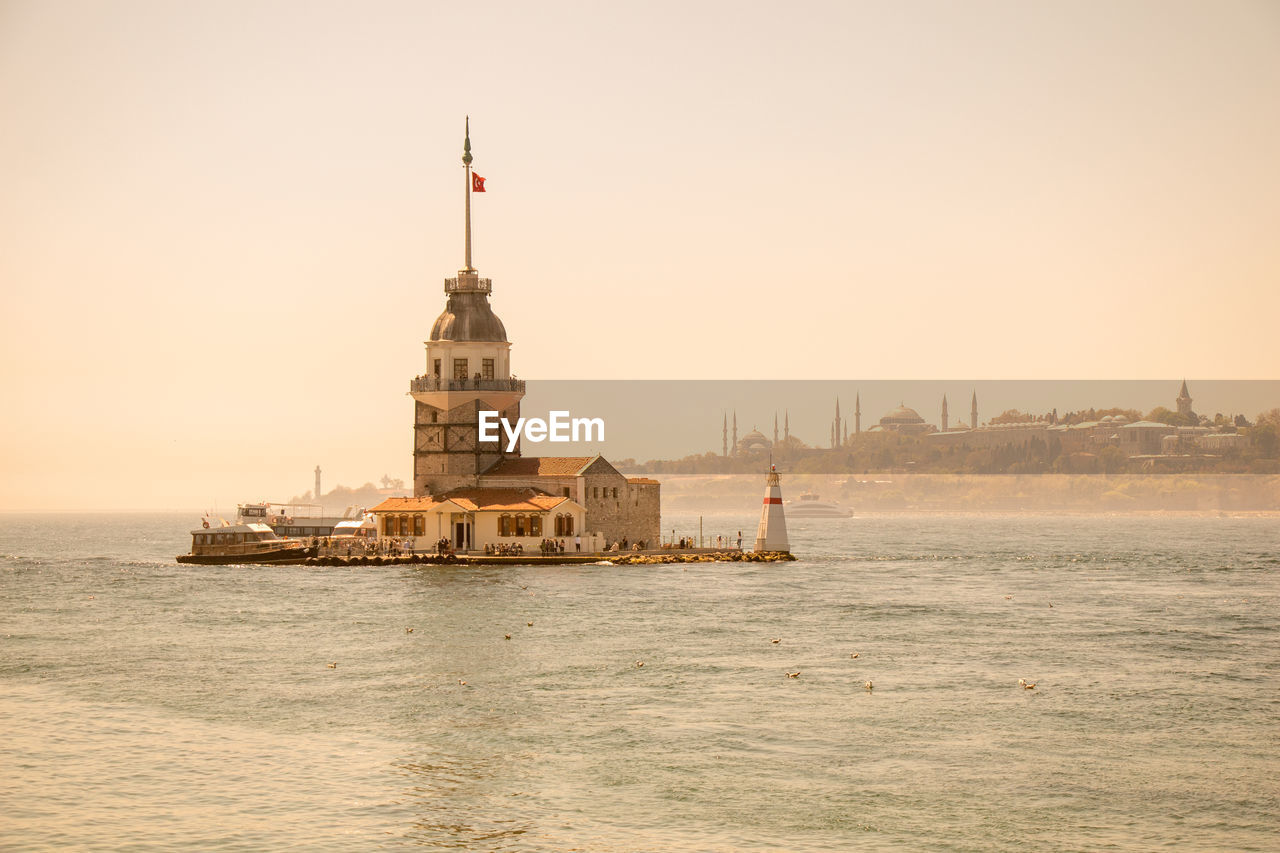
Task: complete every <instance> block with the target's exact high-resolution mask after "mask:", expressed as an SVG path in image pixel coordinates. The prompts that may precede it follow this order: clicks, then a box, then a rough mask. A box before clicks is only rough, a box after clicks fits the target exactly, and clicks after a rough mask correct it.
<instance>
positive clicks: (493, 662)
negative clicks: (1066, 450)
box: [0, 515, 1280, 851]
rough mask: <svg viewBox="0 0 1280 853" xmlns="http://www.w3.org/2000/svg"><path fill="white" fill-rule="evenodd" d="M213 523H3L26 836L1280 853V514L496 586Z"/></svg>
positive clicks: (306, 844)
mask: <svg viewBox="0 0 1280 853" xmlns="http://www.w3.org/2000/svg"><path fill="white" fill-rule="evenodd" d="M689 521H690V520H689V519H674V520H673V519H667V522H666V525H665V526H667V527H671V526H672V525H673V524H675V525H676V526H677V527H679V526H680V524H681V522H684V523H685V527H684V528H683V529H695V528H696V522H694V523H693V524H692V525H690V524H689ZM715 521H716V523H717V525H718V527H717V529H724V530H728V529H735V528H738V527H741V528H744V529H746V530H748V531H750V530H752V529H753V528H754V524H753V519H750V518H742V519H737V518H722V519H716V520H715ZM189 527H190V519H189V518H186V517H183V516H176V515H175V516H159V517H142V516H97V517H92V518H88V519H84V518H70V517H57V516H0V732H2V736H0V846H4V847H6V848H16V849H42V848H62V847H75V848H80V849H116V848H127V849H170V848H173V847H175V846H198V847H201V848H207V849H215V850H260V849H264V848H271V849H275V848H281V847H287V846H295V847H300V848H305V849H335V850H338V849H342V850H348V849H353V848H369V847H386V848H391V849H397V848H409V847H425V848H455V849H469V850H513V851H514V850H584V851H624V850H764V849H785V850H848V849H850V848H852V847H857V848H858V849H867V850H917V849H925V848H927V849H934V850H1020V851H1022V850H1028V849H1030V850H1059V849H1070V850H1085V849H1088V850H1152V849H1158V848H1169V849H1182V850H1275V849H1277V835H1276V823H1275V816H1276V814H1277V813H1280V785H1278V784H1277V781H1276V779H1277V775H1278V774H1277V767H1280V735H1278V734H1277V733H1278V732H1280V689H1278V688H1280V610H1278V609H1277V604H1278V603H1280V582H1278V581H1277V570H1278V569H1280V519H1274V518H1240V519H1235V518H1079V517H1072V518H1015V517H949V518H934V517H923V516H900V517H893V516H886V517H871V518H852V519H834V520H813V521H806V522H803V523H801V522H798V521H793V523H792V525H791V527H792V529H791V534H792V540H793V545H794V547H795V548H796V550H797V552H798V553H799V554H800V555H801V557H802V559H801V561H799V562H796V563H790V564H771V565H756V564H738V563H726V564H696V565H689V566H683V567H682V566H635V567H609V566H568V567H546V568H532V567H517V568H508V567H502V568H496V567H485V568H470V569H460V568H453V567H436V566H428V567H421V568H404V567H361V568H358V569H337V568H316V567H311V568H308V567H295V566H286V567H270V568H249V567H188V566H179V565H177V564H176V563H174V562H173V559H172V557H173V555H174V554H176V553H178V552H180V551H184V550H186V546H187V545H188V543H189V539H188V537H187V535H186V531H187V530H188V529H189ZM530 622H532V623H533V624H532V625H529V624H528V623H530ZM406 628H412V629H413V631H412V633H409V632H407V631H406ZM504 634H511V635H512V638H511V639H510V640H504V639H503V635H504ZM773 638H780V639H781V642H780V643H777V644H774V643H772V642H770V640H771V639H773ZM855 652H856V653H857V654H858V655H859V657H858V658H856V659H854V658H851V657H850V655H851V654H853V653H855ZM637 661H643V662H644V666H643V667H637V666H636V662H637ZM330 663H335V664H336V666H335V667H333V668H330V667H329V664H330ZM796 670H799V671H800V673H801V674H800V676H799V677H798V678H794V679H789V678H787V677H786V675H785V673H786V672H787V671H793V672H794V671H796ZM1019 678H1026V679H1027V680H1029V681H1034V682H1036V683H1037V687H1036V689H1035V690H1023V689H1022V688H1020V687H1019V686H1018V679H1019ZM867 679H871V680H872V681H873V682H874V684H875V688H874V690H873V691H870V692H868V691H867V690H865V689H864V688H863V686H862V685H863V682H864V681H866V680H867ZM462 682H465V684H464V683H462Z"/></svg>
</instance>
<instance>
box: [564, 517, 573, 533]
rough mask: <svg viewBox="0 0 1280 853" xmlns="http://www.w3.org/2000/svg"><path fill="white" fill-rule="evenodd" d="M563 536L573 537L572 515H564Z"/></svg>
mask: <svg viewBox="0 0 1280 853" xmlns="http://www.w3.org/2000/svg"><path fill="white" fill-rule="evenodd" d="M564 535H565V536H572V535H573V516H572V515H566V516H565V517H564Z"/></svg>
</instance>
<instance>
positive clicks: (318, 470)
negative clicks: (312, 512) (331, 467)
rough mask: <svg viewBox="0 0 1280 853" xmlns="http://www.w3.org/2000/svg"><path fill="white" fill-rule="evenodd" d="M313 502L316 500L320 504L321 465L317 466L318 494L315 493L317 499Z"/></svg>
mask: <svg viewBox="0 0 1280 853" xmlns="http://www.w3.org/2000/svg"><path fill="white" fill-rule="evenodd" d="M312 500H314V501H315V502H316V503H320V466H319V465H317V466H316V492H315V497H314V498H312Z"/></svg>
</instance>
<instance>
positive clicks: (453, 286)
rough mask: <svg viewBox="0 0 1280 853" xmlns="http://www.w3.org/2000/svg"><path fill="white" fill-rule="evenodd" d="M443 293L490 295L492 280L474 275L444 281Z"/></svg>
mask: <svg viewBox="0 0 1280 853" xmlns="http://www.w3.org/2000/svg"><path fill="white" fill-rule="evenodd" d="M444 292H445V293H492V292H493V279H491V278H478V277H476V276H475V275H474V274H472V275H462V276H458V277H457V278H446V279H445V280H444Z"/></svg>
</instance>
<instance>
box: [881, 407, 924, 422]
mask: <svg viewBox="0 0 1280 853" xmlns="http://www.w3.org/2000/svg"><path fill="white" fill-rule="evenodd" d="M880 423H881V424H883V425H885V426H888V425H890V424H922V423H924V418H922V417H920V413H919V412H917V411H916V410H915V409H910V408H908V407H906V406H905V405H902V404H901V403H899V404H898V407H897V408H896V409H893V410H892V411H890V412H889V413H888V414H886V415H885V416H884V417H883V418H881V419H880Z"/></svg>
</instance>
